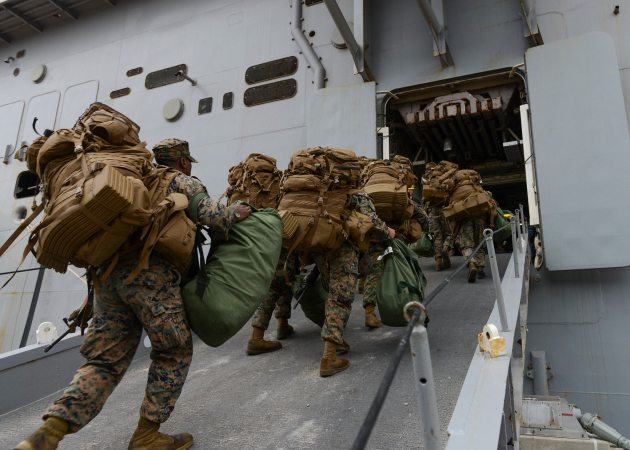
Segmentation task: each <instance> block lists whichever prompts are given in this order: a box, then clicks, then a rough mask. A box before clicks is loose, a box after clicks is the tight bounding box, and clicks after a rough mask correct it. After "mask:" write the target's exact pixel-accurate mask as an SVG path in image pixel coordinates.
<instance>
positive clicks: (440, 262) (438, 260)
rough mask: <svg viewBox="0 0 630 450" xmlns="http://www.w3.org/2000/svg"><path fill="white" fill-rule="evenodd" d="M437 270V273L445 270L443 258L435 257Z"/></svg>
mask: <svg viewBox="0 0 630 450" xmlns="http://www.w3.org/2000/svg"><path fill="white" fill-rule="evenodd" d="M435 270H436V271H437V272H440V271H442V270H444V259H442V257H441V256H436V257H435Z"/></svg>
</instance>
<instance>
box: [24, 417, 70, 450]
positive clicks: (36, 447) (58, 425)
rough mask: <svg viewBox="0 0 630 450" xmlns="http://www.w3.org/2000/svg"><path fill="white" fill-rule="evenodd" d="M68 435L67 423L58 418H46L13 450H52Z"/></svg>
mask: <svg viewBox="0 0 630 450" xmlns="http://www.w3.org/2000/svg"><path fill="white" fill-rule="evenodd" d="M67 433H68V422H66V421H65V420H63V419H60V418H58V417H52V416H51V417H48V418H47V419H46V421H45V422H44V424H43V425H42V426H41V427H39V428H38V429H37V430H36V431H35V432H34V433H33V434H31V435H30V436H29V437H27V438H26V439H25V440H24V441H22V442H20V443H19V444H18V445H17V446H15V448H14V450H54V449H56V448H57V446H58V445H59V441H60V440H62V439H63V437H64V436H65V435H66V434H67Z"/></svg>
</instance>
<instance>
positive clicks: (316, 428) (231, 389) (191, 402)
mask: <svg viewBox="0 0 630 450" xmlns="http://www.w3.org/2000/svg"><path fill="white" fill-rule="evenodd" d="M510 256H511V254H498V255H497V260H498V265H499V270H500V272H501V275H503V273H504V271H505V269H506V266H507V264H508V261H509V258H510ZM462 260H463V258H461V257H455V258H453V268H455V267H457V266H458V265H459V264H460V263H461V261H462ZM421 263H422V266H423V269H424V272H425V275H426V276H427V279H428V284H427V293H428V292H431V290H432V289H433V288H434V287H435V286H437V285H438V284H439V283H440V282H441V281H442V280H443V279H444V278H445V277H446V276H447V275H448V274H449V273H450V271H449V270H446V271H443V272H436V271H435V269H434V267H433V261H432V259H430V258H421ZM451 270H453V269H451ZM486 273H487V277H486V278H485V279H483V280H478V281H477V282H476V283H474V284H470V283H468V282H467V281H466V276H467V274H466V271H462V272H461V273H459V274H458V275H457V276H456V277H455V278H454V279H453V280H452V282H451V283H450V285H448V286H447V287H446V288H445V289H444V290H443V291H442V292H441V293H440V294H439V296H438V297H437V298H436V299H435V300H434V301H433V302H432V303H431V305H430V306H429V308H428V312H429V316H430V320H431V321H430V323H429V325H428V334H429V343H430V346H431V356H432V362H433V370H434V376H435V383H436V390H437V400H438V410H439V415H440V422H441V426H442V434H443V436H444V437H443V441H444V442H445V441H446V427H447V426H448V423H449V420H450V418H451V415H452V413H453V409H454V408H455V404H456V402H457V399H458V396H459V393H460V390H461V387H462V384H463V382H464V378H465V377H466V373H467V371H468V368H469V365H470V361H471V358H472V355H473V352H474V350H475V348H476V345H477V341H476V335H477V333H478V332H480V331H481V329H482V327H483V325H484V324H485V323H486V321H487V319H488V316H489V315H490V312H491V311H492V308H493V306H494V303H495V296H494V289H493V284H492V277H491V274H490V270H489V268H486ZM291 323H292V324H293V326H295V328H296V335H295V336H294V337H292V338H291V339H289V340H286V341H283V345H284V348H283V349H282V350H280V351H277V352H274V353H269V354H265V355H259V356H247V355H245V346H246V342H247V338H248V335H249V331H250V327H249V326H246V327H245V328H244V329H243V330H241V331H240V332H239V333H238V334H237V335H236V336H235V337H233V338H232V339H231V340H230V341H228V342H227V343H226V344H225V345H223V346H222V347H220V348H211V347H207V346H205V345H204V344H203V343H202V342H200V341H198V340H197V341H196V342H195V352H194V356H193V363H192V366H191V369H190V372H189V375H188V380H187V381H186V385H185V386H184V390H183V392H182V395H181V397H180V399H179V401H178V403H177V406H176V408H175V411H174V412H173V415H172V416H171V419H170V420H169V421H168V422H167V423H166V424H164V426H163V427H162V430H163V431H165V432H169V433H176V432H181V431H187V432H190V433H192V434H193V436H194V438H195V445H194V446H193V448H194V449H236V448H239V449H344V448H350V447H351V445H352V443H353V441H354V438H355V437H356V434H357V432H358V430H359V428H360V426H361V424H362V422H363V420H364V418H365V414H366V412H367V410H368V408H369V406H370V404H371V402H372V399H373V398H374V394H375V392H376V390H377V388H378V385H379V383H380V382H381V379H382V376H383V373H384V371H385V369H386V367H387V365H388V363H389V359H390V356H391V354H392V353H393V352H394V350H395V348H396V346H397V345H398V342H399V340H400V336H401V334H402V330H403V329H402V328H400V329H398V328H389V327H382V328H379V329H377V330H373V331H368V330H367V329H366V328H365V327H364V326H363V308H362V304H361V296H360V295H357V297H356V298H355V302H354V305H353V311H352V316H351V318H350V322H349V324H348V327H347V330H346V339H347V341H348V342H349V343H350V346H351V351H350V353H349V354H348V358H349V360H350V367H349V368H348V369H347V370H346V371H345V372H342V373H340V374H338V375H335V376H333V377H331V378H321V377H320V376H319V358H320V356H321V351H322V341H321V338H320V336H319V329H318V327H317V326H316V325H314V324H312V323H311V322H310V321H308V319H306V318H305V317H304V315H303V314H302V312H301V310H300V309H299V308H298V309H297V310H294V317H293V318H292V319H291ZM267 336H268V337H274V336H275V320H273V321H272V325H271V327H270V330H269V331H268V332H267ZM148 364H149V359H148V357H142V358H139V359H137V360H136V361H134V363H132V366H131V367H130V369H129V371H128V372H127V374H126V375H125V377H124V379H123V381H122V382H121V384H120V385H119V386H118V388H117V389H116V390H115V391H114V393H113V394H112V396H111V397H110V399H109V400H108V402H107V404H106V405H105V407H104V409H103V411H102V412H101V414H100V415H99V416H98V417H97V418H96V419H95V420H94V421H92V423H90V424H89V425H88V426H87V427H86V428H85V429H83V430H82V431H81V432H80V433H78V434H75V435H70V436H68V437H66V438H65V439H64V440H63V441H62V443H61V446H60V448H61V449H64V448H67V449H82V450H88V449H95V450H96V449H99V450H101V449H111V450H116V449H125V448H127V443H128V440H129V438H130V436H131V434H132V432H133V430H134V428H135V425H136V423H137V419H138V411H139V407H140V403H141V402H142V398H143V394H144V385H145V382H146V377H147V369H148ZM0 382H1V380H0ZM56 396H57V394H54V395H51V396H49V397H47V398H44V399H41V400H38V401H36V402H34V403H32V404H30V405H27V406H25V407H22V408H19V409H17V410H14V411H11V412H9V413H6V414H4V415H2V416H0V448H2V449H5V448H12V445H15V444H17V443H18V442H19V441H20V440H21V439H22V438H23V437H24V436H26V435H27V434H29V433H30V432H31V431H32V430H34V429H35V428H36V427H37V426H39V424H40V423H41V421H40V416H41V414H42V412H43V411H44V410H45V408H46V406H47V405H48V404H49V403H50V402H51V401H52V400H53V399H54V398H55V397H56ZM421 441H422V433H421V428H420V419H419V413H418V408H417V402H416V397H415V392H414V384H413V367H412V361H411V357H410V355H409V352H407V354H406V355H405V356H404V358H403V361H402V363H401V366H400V368H399V370H398V373H397V375H396V378H395V381H394V384H393V385H392V388H391V390H390V392H389V395H388V397H387V400H386V403H385V405H384V407H383V410H382V411H381V414H380V416H379V420H378V422H377V424H376V426H375V428H374V430H373V432H372V435H371V438H370V441H369V443H368V447H367V448H371V449H390V448H405V449H421V448H423V446H422V442H421Z"/></svg>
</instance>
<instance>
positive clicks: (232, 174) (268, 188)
mask: <svg viewBox="0 0 630 450" xmlns="http://www.w3.org/2000/svg"><path fill="white" fill-rule="evenodd" d="M281 178H282V172H281V171H280V170H278V169H277V167H276V159H275V158H272V157H271V156H267V155H262V154H260V153H252V154H251V155H249V156H248V157H247V158H246V159H245V160H244V161H242V162H241V163H239V164H238V165H236V166H234V167H231V168H230V171H229V173H228V184H229V186H228V188H227V190H226V191H225V195H226V196H227V200H228V205H231V204H232V203H235V202H237V201H243V202H246V203H248V204H250V205H252V206H253V207H254V208H258V209H263V208H276V207H277V206H278V200H279V199H280V179H281Z"/></svg>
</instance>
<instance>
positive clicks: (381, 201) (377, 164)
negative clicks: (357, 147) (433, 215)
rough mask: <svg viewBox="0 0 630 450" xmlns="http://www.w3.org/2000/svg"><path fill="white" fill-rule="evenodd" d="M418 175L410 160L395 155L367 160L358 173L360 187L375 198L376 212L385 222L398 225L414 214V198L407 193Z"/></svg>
mask: <svg viewBox="0 0 630 450" xmlns="http://www.w3.org/2000/svg"><path fill="white" fill-rule="evenodd" d="M417 181H418V178H417V177H416V176H415V175H414V174H413V171H412V168H411V161H409V159H408V158H405V157H404V156H399V155H396V156H394V157H393V158H392V159H391V160H386V161H383V160H376V161H372V162H371V163H369V164H368V165H367V166H366V167H365V169H364V170H363V173H362V174H361V185H362V190H363V191H364V192H366V193H368V194H369V195H370V197H371V198H372V200H373V201H374V207H375V208H376V214H377V215H378V217H379V218H381V219H382V220H383V221H385V222H386V223H387V224H388V225H389V224H391V225H394V226H397V225H400V224H402V223H403V222H405V221H406V220H408V219H410V218H411V216H412V215H413V202H412V200H411V198H410V197H409V195H408V193H407V188H409V187H412V186H413V185H414V184H415V183H416V182H417Z"/></svg>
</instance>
